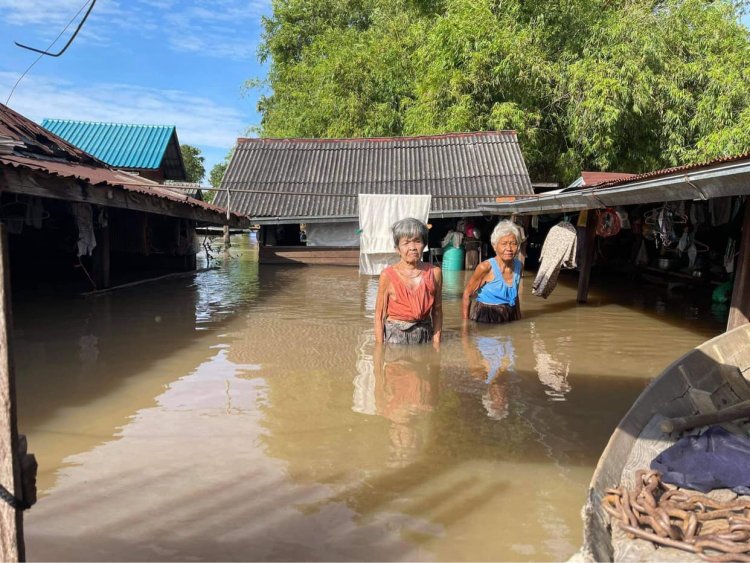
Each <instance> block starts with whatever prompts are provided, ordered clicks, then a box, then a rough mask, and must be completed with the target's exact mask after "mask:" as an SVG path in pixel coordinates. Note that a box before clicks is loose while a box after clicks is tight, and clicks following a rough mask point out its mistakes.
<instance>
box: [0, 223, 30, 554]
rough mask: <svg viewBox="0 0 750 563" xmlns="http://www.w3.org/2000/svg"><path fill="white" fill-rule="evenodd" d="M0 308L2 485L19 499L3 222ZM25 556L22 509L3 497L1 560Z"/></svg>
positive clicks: (2, 227)
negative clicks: (13, 505)
mask: <svg viewBox="0 0 750 563" xmlns="http://www.w3.org/2000/svg"><path fill="white" fill-rule="evenodd" d="M0 308H1V310H0V485H2V486H3V487H5V489H6V490H7V491H8V492H9V493H10V494H12V495H13V496H14V497H15V498H16V499H22V498H23V493H22V485H21V467H20V463H19V459H18V422H17V417H16V382H15V373H14V366H13V345H12V336H13V334H12V331H13V315H12V314H11V303H10V272H9V264H8V238H7V234H6V229H5V225H0ZM24 559H25V549H24V542H23V512H22V511H21V510H20V509H17V508H14V507H12V506H11V505H10V504H8V503H7V502H5V501H4V500H0V560H2V561H23V560H24Z"/></svg>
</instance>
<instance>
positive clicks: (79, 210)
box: [70, 202, 96, 256]
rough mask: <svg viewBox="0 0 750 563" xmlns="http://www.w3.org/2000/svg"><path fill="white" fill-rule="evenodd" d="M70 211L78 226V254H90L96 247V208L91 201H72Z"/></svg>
mask: <svg viewBox="0 0 750 563" xmlns="http://www.w3.org/2000/svg"><path fill="white" fill-rule="evenodd" d="M70 211H71V212H72V213H73V217H74V219H75V222H76V227H77V228H78V256H89V255H91V253H92V252H93V250H94V248H95V247H96V237H95V236H94V210H93V208H92V207H91V204H90V203H76V202H72V203H71V204H70Z"/></svg>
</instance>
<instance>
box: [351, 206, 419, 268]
mask: <svg viewBox="0 0 750 563" xmlns="http://www.w3.org/2000/svg"><path fill="white" fill-rule="evenodd" d="M431 203H432V196H431V195H429V194H426V195H396V194H359V229H360V242H359V273H360V274H365V275H370V276H377V275H380V272H382V271H383V270H384V269H385V267H386V266H388V265H389V264H392V263H394V262H396V261H397V260H398V254H397V253H396V249H395V247H394V244H393V234H392V232H391V227H392V226H393V224H394V223H395V222H396V221H400V220H401V219H406V218H407V217H413V218H415V219H419V220H420V221H422V222H423V223H425V224H427V220H428V217H429V215H430V204H431Z"/></svg>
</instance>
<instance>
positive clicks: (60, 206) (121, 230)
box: [0, 104, 248, 290]
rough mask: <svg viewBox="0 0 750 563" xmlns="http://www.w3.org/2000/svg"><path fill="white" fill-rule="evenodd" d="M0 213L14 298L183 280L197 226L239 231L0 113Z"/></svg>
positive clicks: (217, 213)
mask: <svg viewBox="0 0 750 563" xmlns="http://www.w3.org/2000/svg"><path fill="white" fill-rule="evenodd" d="M0 210H2V211H1V212H0V220H1V221H2V223H3V224H4V225H5V228H6V230H7V231H8V233H9V236H8V240H9V250H10V259H11V272H12V275H13V276H14V278H15V280H16V282H17V283H16V287H20V288H28V287H32V286H34V285H35V284H37V283H41V282H45V281H50V280H51V281H52V282H53V284H57V285H63V284H68V285H70V286H71V287H74V288H79V289H88V290H98V289H102V288H106V287H109V286H110V285H112V280H114V281H115V282H117V281H133V280H134V279H142V278H145V277H149V276H153V275H155V274H163V273H166V272H174V271H180V270H192V269H195V267H196V260H195V254H196V250H197V247H196V245H195V227H196V225H197V224H210V225H227V224H229V225H231V226H234V227H244V226H247V225H248V224H247V221H246V220H245V219H244V218H243V217H241V216H239V215H237V214H228V213H227V211H226V210H225V209H222V208H219V207H217V206H215V205H211V204H207V203H204V202H202V201H199V200H196V199H194V198H191V197H189V196H187V195H180V194H177V193H175V192H173V191H170V190H168V189H165V188H164V187H163V186H161V185H159V184H157V183H156V182H153V181H150V180H147V179H145V178H141V177H139V176H135V175H133V174H129V173H127V172H123V171H120V170H115V169H113V168H111V167H110V166H108V165H107V164H105V163H104V162H102V161H101V160H99V159H97V158H96V157H94V156H92V155H90V154H88V153H86V152H84V151H83V150H81V149H79V148H77V147H75V146H73V145H72V144H70V143H68V142H67V141H65V140H64V139H62V138H60V137H58V136H57V135H55V134H53V133H50V132H49V131H47V130H45V129H43V128H42V127H40V126H39V125H37V124H36V123H34V122H32V121H31V120H29V119H27V118H25V117H23V116H22V115H20V114H18V113H16V112H15V111H13V110H12V109H10V108H8V107H7V106H4V105H2V104H0ZM58 282H59V283H58Z"/></svg>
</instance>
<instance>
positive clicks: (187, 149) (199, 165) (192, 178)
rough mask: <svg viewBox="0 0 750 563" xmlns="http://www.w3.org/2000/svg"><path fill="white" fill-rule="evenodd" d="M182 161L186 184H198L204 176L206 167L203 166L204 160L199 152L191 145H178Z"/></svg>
mask: <svg viewBox="0 0 750 563" xmlns="http://www.w3.org/2000/svg"><path fill="white" fill-rule="evenodd" d="M180 150H181V151H182V161H183V162H184V163H185V172H186V174H187V178H186V180H187V181H188V182H196V183H200V182H201V180H203V178H204V176H205V175H206V167H205V166H204V165H203V163H204V162H205V160H206V158H205V157H204V156H203V155H201V150H200V149H199V148H197V147H193V146H191V145H180Z"/></svg>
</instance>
